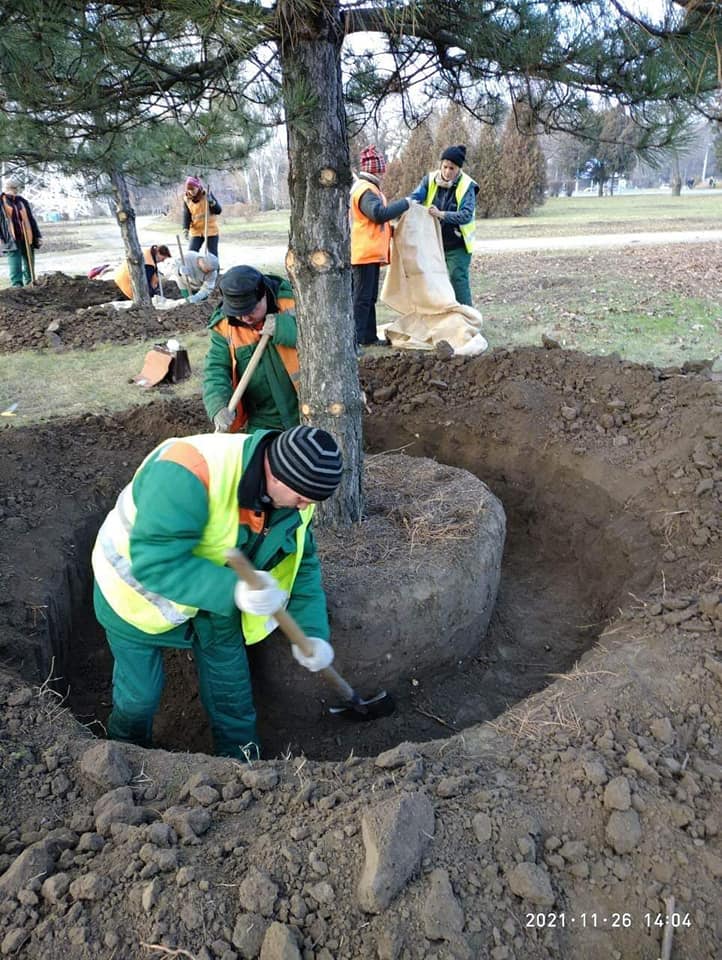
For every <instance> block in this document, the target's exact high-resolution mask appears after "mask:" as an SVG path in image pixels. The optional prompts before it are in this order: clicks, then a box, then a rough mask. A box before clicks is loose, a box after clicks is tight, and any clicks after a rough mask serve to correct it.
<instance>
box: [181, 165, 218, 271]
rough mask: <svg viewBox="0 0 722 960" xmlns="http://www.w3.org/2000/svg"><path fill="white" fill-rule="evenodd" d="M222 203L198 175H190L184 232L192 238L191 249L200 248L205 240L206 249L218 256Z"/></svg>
mask: <svg viewBox="0 0 722 960" xmlns="http://www.w3.org/2000/svg"><path fill="white" fill-rule="evenodd" d="M221 212H222V208H221V205H220V203H219V202H218V201H217V200H216V198H215V197H214V196H213V194H212V193H211V192H210V191H206V189H205V188H204V186H203V184H202V183H201V181H200V180H199V179H198V177H188V178H187V179H186V182H185V191H184V193H183V232H184V233H185V236H186V240H187V239H188V238H190V243H189V244H188V249H189V250H200V249H201V247H202V246H203V241H205V243H206V251H207V252H208V253H212V254H213V256H214V257H217V256H218V237H219V234H220V230H219V229H218V220H217V217H218V215H219V214H220V213H221Z"/></svg>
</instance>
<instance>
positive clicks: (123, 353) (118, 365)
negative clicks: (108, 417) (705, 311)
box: [0, 331, 208, 426]
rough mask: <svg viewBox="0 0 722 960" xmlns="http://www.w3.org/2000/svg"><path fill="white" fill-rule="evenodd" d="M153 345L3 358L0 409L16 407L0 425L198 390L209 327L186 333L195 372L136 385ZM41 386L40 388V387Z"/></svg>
mask: <svg viewBox="0 0 722 960" xmlns="http://www.w3.org/2000/svg"><path fill="white" fill-rule="evenodd" d="M152 346H153V344H152V343H151V342H148V343H147V344H142V343H140V344H139V343H133V344H123V345H119V344H110V343H100V344H98V345H97V346H96V347H95V348H94V349H92V350H62V351H59V352H56V351H54V350H42V351H39V350H33V351H31V350H24V351H22V352H19V353H9V354H5V355H4V356H3V357H2V368H3V376H2V385H1V386H0V408H2V410H6V409H7V408H8V407H10V406H11V405H12V404H17V407H16V409H15V411H14V413H13V415H12V416H7V417H6V416H4V417H3V418H2V420H0V424H7V425H11V426H26V425H27V424H29V423H35V422H38V421H41V420H46V419H48V418H50V417H58V416H68V417H80V416H83V415H84V414H93V415H99V414H103V413H112V412H114V411H117V410H125V409H127V408H128V407H131V406H140V405H143V404H146V403H151V402H152V401H157V399H158V396H159V395H161V396H163V395H168V396H172V397H182V398H187V397H193V396H197V395H199V394H200V391H201V383H202V373H203V358H204V357H205V353H206V350H207V348H208V334H207V331H201V332H199V333H190V334H184V335H183V346H184V347H185V348H186V350H187V351H188V357H189V360H190V364H191V371H192V372H191V376H190V378H189V379H188V380H184V381H183V382H182V383H179V384H176V385H173V386H165V385H164V386H161V387H158V388H155V389H152V390H145V389H143V388H142V387H139V386H138V385H137V384H135V383H132V382H131V381H132V378H133V377H134V376H136V374H138V373H140V371H141V369H142V367H143V360H144V358H145V355H146V353H147V352H148V350H150V349H151V347H152ZM41 385H42V388H41Z"/></svg>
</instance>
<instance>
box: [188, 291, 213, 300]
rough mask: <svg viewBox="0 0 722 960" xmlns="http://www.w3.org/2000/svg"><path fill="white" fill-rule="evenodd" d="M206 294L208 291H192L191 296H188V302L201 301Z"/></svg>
mask: <svg viewBox="0 0 722 960" xmlns="http://www.w3.org/2000/svg"><path fill="white" fill-rule="evenodd" d="M207 296H208V292H207V291H206V290H199V291H198V293H194V294H193V296H191V297H188V303H203V301H204V300H205V299H206V298H207Z"/></svg>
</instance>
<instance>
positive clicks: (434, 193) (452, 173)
mask: <svg viewBox="0 0 722 960" xmlns="http://www.w3.org/2000/svg"><path fill="white" fill-rule="evenodd" d="M465 160H466V147H465V146H464V145H463V144H461V143H460V144H456V145H455V146H451V147H447V148H446V150H444V152H443V153H442V154H441V165H440V167H439V169H438V170H431V171H430V172H429V173H427V174H425V175H424V177H423V179H422V181H421V183H420V184H419V185H418V187H417V188H416V189H415V190H414V192H413V193H412V194H411V196H412V198H413V199H414V200H417V201H418V202H419V203H421V204H423V205H424V206H425V207H427V208H428V211H429V213H430V214H431V216H432V217H435V218H436V219H437V220H439V221H440V223H441V239H442V241H443V244H444V259H445V260H446V269H447V270H448V272H449V280H450V281H451V285H452V287H453V288H454V293H455V294H456V299H457V301H458V302H459V303H464V304H466V305H467V306H469V307H471V306H473V304H472V301H471V284H470V282H469V268H470V266H471V255H472V253H473V251H474V228H475V218H476V195H477V193H478V192H479V185H478V184H477V183H476V181H474V180H472V178H471V177H470V176H469V175H468V174H467V173H464V171H463V170H462V169H461V168H462V167H463V166H464V161H465Z"/></svg>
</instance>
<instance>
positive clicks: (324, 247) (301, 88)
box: [279, 0, 363, 525]
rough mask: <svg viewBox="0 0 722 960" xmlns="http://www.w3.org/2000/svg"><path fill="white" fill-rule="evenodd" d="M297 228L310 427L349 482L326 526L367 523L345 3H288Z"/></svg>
mask: <svg viewBox="0 0 722 960" xmlns="http://www.w3.org/2000/svg"><path fill="white" fill-rule="evenodd" d="M279 23H280V24H282V25H283V27H282V30H283V36H282V40H281V43H280V54H281V65H282V71H283V92H284V101H285V103H286V123H287V128H288V158H289V174H288V183H289V192H290V200H291V229H290V241H289V252H288V256H287V259H286V268H287V270H288V273H289V276H290V278H291V281H292V283H293V285H294V288H295V292H296V315H297V317H298V327H299V338H298V340H299V343H298V345H299V355H300V361H301V391H300V402H301V413H302V417H303V420H304V422H306V423H309V424H312V425H313V426H317V427H323V428H324V429H325V430H328V431H329V432H330V433H332V434H333V435H334V436H335V437H336V439H337V440H338V441H339V444H340V445H341V448H342V450H343V456H344V476H343V480H342V482H341V486H340V488H339V490H338V492H337V493H336V494H335V496H333V497H332V498H331V499H330V500H329V501H326V503H325V504H323V505H322V507H321V508H320V509H319V520H320V522H321V523H322V524H324V525H330V524H339V525H345V524H349V523H352V522H354V521H356V520H358V519H360V516H361V473H362V457H363V454H362V445H361V414H362V409H363V401H362V396H361V390H360V387H359V379H358V363H357V360H356V352H355V345H354V325H353V313H352V305H351V268H350V257H349V219H348V202H349V188H350V185H351V169H350V164H349V150H348V139H347V134H346V116H345V112H344V106H343V90H342V85H341V60H340V55H341V44H342V42H343V30H342V26H341V19H340V5H339V3H338V0H319V2H318V3H317V4H314V5H312V6H311V5H308V6H306V5H305V4H297V3H294V2H293V0H280V2H279Z"/></svg>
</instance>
